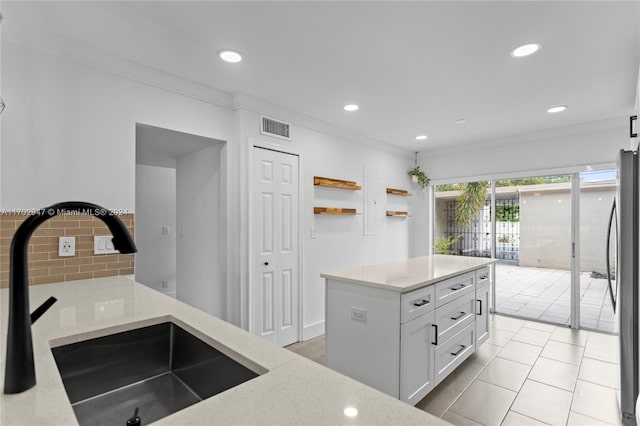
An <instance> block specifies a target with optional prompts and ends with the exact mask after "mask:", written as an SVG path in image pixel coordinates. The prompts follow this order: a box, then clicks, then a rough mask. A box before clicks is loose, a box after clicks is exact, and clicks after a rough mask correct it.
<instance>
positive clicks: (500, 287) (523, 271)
mask: <svg viewBox="0 0 640 426" xmlns="http://www.w3.org/2000/svg"><path fill="white" fill-rule="evenodd" d="M495 283H496V305H497V306H496V309H495V311H496V312H499V313H504V314H508V315H517V316H519V317H524V318H528V319H533V320H540V321H546V322H551V323H555V324H565V325H569V323H570V320H571V318H570V317H571V271H568V270H561V269H549V268H533V267H524V266H515V265H509V264H504V263H499V264H497V265H496V278H495ZM580 326H581V327H582V328H588V329H593V330H599V331H604V332H609V333H611V332H617V331H618V323H617V320H616V315H615V314H614V313H613V309H612V307H611V300H610V298H609V294H608V290H607V280H606V279H602V278H592V277H591V274H590V273H588V272H583V273H581V274H580Z"/></svg>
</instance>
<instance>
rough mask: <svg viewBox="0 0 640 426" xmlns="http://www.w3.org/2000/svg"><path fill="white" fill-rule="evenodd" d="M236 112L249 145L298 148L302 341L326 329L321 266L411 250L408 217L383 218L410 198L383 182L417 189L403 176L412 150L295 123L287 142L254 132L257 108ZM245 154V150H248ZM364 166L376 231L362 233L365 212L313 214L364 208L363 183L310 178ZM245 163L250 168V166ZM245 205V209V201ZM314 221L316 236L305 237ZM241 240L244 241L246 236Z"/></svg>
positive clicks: (347, 174)
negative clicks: (354, 186) (390, 191)
mask: <svg viewBox="0 0 640 426" xmlns="http://www.w3.org/2000/svg"><path fill="white" fill-rule="evenodd" d="M264 113H265V114H266V115H270V116H275V117H276V118H280V119H282V120H285V121H287V116H286V114H287V113H286V112H282V111H269V110H265V111H264ZM236 117H237V119H238V120H239V123H240V128H239V133H240V138H241V141H242V142H243V144H245V149H246V150H247V151H250V150H251V149H253V148H252V147H253V145H254V143H256V144H259V145H264V144H265V143H266V144H269V145H268V146H270V147H271V148H274V149H279V148H280V149H284V150H285V151H286V150H293V151H295V152H298V153H299V154H300V158H301V161H300V165H301V167H300V173H301V176H300V187H301V189H302V194H303V196H302V198H301V203H302V215H301V227H302V247H303V251H302V258H303V262H302V279H301V290H302V295H303V300H302V311H303V335H304V339H305V340H306V339H308V338H311V337H313V336H315V335H318V334H321V333H323V332H324V295H325V289H324V280H323V279H322V278H320V274H321V273H323V272H331V271H335V270H338V269H342V268H349V267H355V266H360V265H366V264H372V263H379V262H384V261H391V260H396V259H402V258H406V257H407V256H409V245H410V223H411V222H412V221H413V220H414V219H413V218H405V219H403V218H388V217H386V210H408V211H409V212H410V213H411V214H413V212H414V200H413V197H399V196H392V195H387V194H386V187H392V188H401V189H408V190H410V191H411V192H419V190H418V189H417V188H416V187H413V185H412V184H411V181H410V178H409V176H408V175H407V170H408V169H409V168H410V166H411V165H412V154H411V153H409V152H405V151H400V150H397V151H395V152H390V151H389V150H385V149H378V148H376V147H371V146H367V145H364V144H359V143H354V142H353V141H351V140H349V139H346V138H344V139H343V138H339V137H333V136H329V135H328V134H327V133H325V132H323V131H321V130H314V129H312V128H310V127H306V126H303V125H299V124H295V123H294V124H293V125H292V141H291V142H286V141H282V140H280V139H276V138H272V137H269V136H265V135H261V134H260V133H259V122H260V121H259V120H260V114H259V113H257V112H255V111H251V110H248V109H245V108H240V109H238V110H237V116H236ZM247 155H250V154H249V152H247ZM245 167H248V166H247V165H245ZM365 169H366V173H367V175H368V176H369V187H370V188H371V190H372V193H371V194H372V196H373V197H374V198H375V199H376V201H377V204H376V212H375V216H374V221H373V224H374V225H375V227H376V228H377V234H376V235H370V236H365V235H364V232H363V230H364V229H363V221H364V220H365V218H366V217H365V216H364V215H360V216H329V215H314V214H313V207H314V206H318V207H347V208H356V209H357V210H358V212H360V213H362V212H363V197H364V190H365V189H366V188H363V190H361V191H347V190H339V189H332V188H324V187H318V186H314V185H313V177H314V176H324V177H331V178H337V179H346V180H353V181H356V182H357V183H358V184H359V185H363V173H364V170H365ZM246 170H247V171H249V169H248V168H247V169H246ZM246 176H249V175H246ZM248 187H249V185H248V183H247V188H248ZM247 192H248V189H247ZM247 201H248V200H244V202H247ZM247 205H248V204H247ZM241 210H243V211H244V210H245V209H244V208H243V209H241ZM247 210H248V211H251V209H250V208H248V209H247ZM244 220H247V218H244ZM312 228H313V229H314V230H315V233H316V238H312V237H311V231H312ZM245 243H246V244H249V242H248V240H247V241H246V242H245ZM247 273H248V272H247Z"/></svg>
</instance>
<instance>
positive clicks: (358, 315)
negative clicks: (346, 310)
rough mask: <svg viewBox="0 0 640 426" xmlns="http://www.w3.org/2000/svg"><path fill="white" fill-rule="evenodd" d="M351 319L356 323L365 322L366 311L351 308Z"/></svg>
mask: <svg viewBox="0 0 640 426" xmlns="http://www.w3.org/2000/svg"><path fill="white" fill-rule="evenodd" d="M351 319H352V320H356V321H362V322H367V310H366V309H364V308H356V307H355V306H352V307H351Z"/></svg>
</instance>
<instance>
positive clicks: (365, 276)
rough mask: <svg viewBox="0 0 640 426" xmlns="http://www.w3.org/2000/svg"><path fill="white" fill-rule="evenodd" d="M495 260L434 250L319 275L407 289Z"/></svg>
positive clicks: (404, 291)
mask: <svg viewBox="0 0 640 426" xmlns="http://www.w3.org/2000/svg"><path fill="white" fill-rule="evenodd" d="M496 262H497V260H496V259H488V258H484V257H469V256H449V255H443V254H436V255H433V256H422V257H414V258H411V259H405V260H399V261H396V262H387V263H379V264H376V265H367V266H361V267H358V268H353V269H347V270H343V271H337V272H332V273H325V274H321V275H320V276H321V277H323V278H328V279H332V280H337V281H343V282H348V283H353V284H362V285H367V286H371V287H377V288H382V289H386V290H393V291H397V292H400V293H406V292H409V291H412V290H415V289H418V288H420V287H424V286H427V285H429V284H434V283H436V282H438V281H442V280H444V279H447V278H450V277H453V276H456V275H459V274H462V273H465V272H470V271H473V270H475V269H479V268H482V267H483V266H488V265H491V264H493V263H496Z"/></svg>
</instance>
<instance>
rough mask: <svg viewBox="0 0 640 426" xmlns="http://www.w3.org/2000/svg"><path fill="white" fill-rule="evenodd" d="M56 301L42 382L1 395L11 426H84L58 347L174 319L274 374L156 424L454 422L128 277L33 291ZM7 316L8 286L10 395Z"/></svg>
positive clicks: (44, 338)
mask: <svg viewBox="0 0 640 426" xmlns="http://www.w3.org/2000/svg"><path fill="white" fill-rule="evenodd" d="M49 296H55V297H56V298H57V299H58V301H57V302H56V303H55V304H54V305H53V306H52V307H51V308H50V309H49V310H48V311H47V312H46V313H45V314H44V315H43V316H42V317H41V318H40V319H39V320H38V321H37V322H36V323H35V324H34V325H33V327H32V331H33V346H34V355H35V360H36V381H37V384H36V386H35V387H34V388H32V389H30V390H28V391H26V392H23V393H21V394H16V395H4V394H2V395H1V396H0V413H1V415H0V424H2V425H4V426H8V425H29V426H35V425H57V426H58V425H73V424H77V421H76V418H75V415H74V413H73V409H72V408H71V405H70V403H69V400H68V398H67V394H66V392H65V390H64V386H63V384H62V380H61V378H60V375H59V373H58V370H57V367H56V364H55V361H54V359H53V355H52V353H51V345H52V343H51V341H52V340H54V345H56V346H57V345H59V344H62V343H69V342H71V341H74V340H84V339H86V338H90V337H97V336H101V335H105V334H111V333H114V332H118V331H124V330H128V329H132V328H137V327H140V326H142V325H149V324H153V323H159V322H163V320H166V319H167V318H169V319H175V320H176V321H178V322H182V323H183V324H186V325H187V326H189V327H190V328H191V329H193V330H195V331H197V332H198V334H199V335H201V336H202V337H204V338H205V339H206V340H207V341H208V343H210V344H212V345H213V346H214V347H216V348H218V349H221V350H222V351H223V352H225V353H226V354H227V355H229V356H231V357H232V358H235V359H236V360H237V361H240V362H241V363H244V364H245V365H247V366H250V367H251V366H253V368H256V369H258V370H261V371H266V373H264V374H262V375H260V376H259V377H257V378H255V379H253V380H250V381H248V382H245V383H243V384H241V385H239V386H236V387H234V388H231V389H229V390H227V391H225V392H223V393H220V394H218V395H216V396H213V397H211V398H209V399H206V400H204V401H202V402H199V403H197V404H194V405H192V406H190V407H188V408H185V409H184V410H181V411H179V412H177V413H175V414H173V415H171V416H168V417H165V418H164V419H161V420H159V421H158V422H156V423H154V424H157V425H203V424H206V425H214V424H224V425H288V424H295V425H308V424H313V425H340V424H348V425H372V424H393V425H413V424H415V425H417V424H421V425H431V424H433V425H437V424H442V425H445V424H448V423H446V422H444V421H442V420H441V419H439V418H437V417H434V416H432V415H430V414H427V413H425V412H423V411H421V410H418V409H416V408H414V407H411V406H410V405H408V404H405V403H403V402H400V401H398V400H396V399H394V398H392V397H390V396H387V395H385V394H383V393H381V392H378V391H376V390H374V389H372V388H370V387H368V386H365V385H363V384H361V383H359V382H356V381H354V380H352V379H350V378H347V377H345V376H343V375H341V374H338V373H336V372H334V371H332V370H330V369H328V368H325V367H323V366H321V365H318V364H316V363H314V362H312V361H309V360H307V359H305V358H303V357H301V356H298V355H296V354H294V353H292V352H290V351H288V350H286V349H282V348H279V347H277V346H275V345H272V344H271V343H269V342H267V341H264V340H262V339H260V338H258V337H256V336H253V335H251V334H249V333H247V332H246V331H244V330H242V329H240V328H238V327H235V326H233V325H231V324H228V323H226V322H224V321H222V320H220V319H217V318H214V317H212V316H210V315H208V314H205V313H203V312H201V311H199V310H197V309H195V308H192V307H190V306H188V305H186V304H184V303H181V302H179V301H177V300H174V299H172V298H170V297H167V296H165V295H163V294H160V293H158V292H156V291H154V290H152V289H149V288H147V287H145V286H143V285H141V284H137V283H134V282H133V281H131V280H129V279H127V278H124V277H111V278H99V279H92V280H81V281H72V282H67V283H58V284H47V285H39V286H32V287H31V288H30V298H31V310H33V309H35V308H36V307H37V306H39V305H40V304H41V303H42V302H44V301H45V300H46V299H47V298H48V297H49ZM7 312H8V290H7V289H3V290H1V291H0V313H1V314H2V318H1V325H2V329H1V332H2V335H1V339H0V341H1V345H0V350H1V351H2V355H1V358H0V374H1V376H2V380H1V381H2V387H3V388H4V370H5V365H4V358H5V357H4V355H5V354H6V335H7ZM105 329H107V330H105ZM79 334H82V336H81V337H80V338H78V337H77V335H79ZM74 336H76V337H74ZM221 345H222V346H224V347H226V348H227V349H225V348H224V347H222V346H221ZM247 360H249V361H250V362H248V361H247ZM346 407H355V408H356V409H357V410H358V415H357V416H356V417H355V418H348V417H346V416H345V415H344V414H343V411H344V409H345V408H346Z"/></svg>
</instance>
